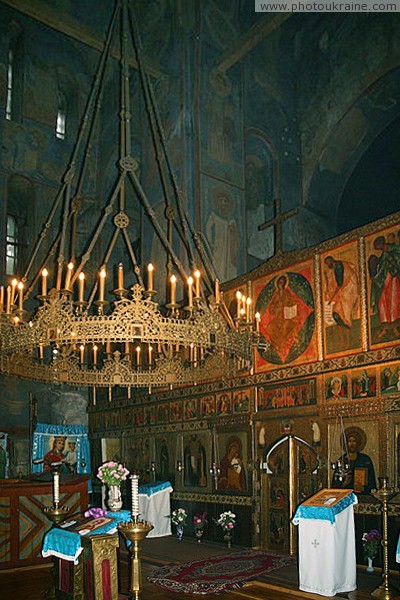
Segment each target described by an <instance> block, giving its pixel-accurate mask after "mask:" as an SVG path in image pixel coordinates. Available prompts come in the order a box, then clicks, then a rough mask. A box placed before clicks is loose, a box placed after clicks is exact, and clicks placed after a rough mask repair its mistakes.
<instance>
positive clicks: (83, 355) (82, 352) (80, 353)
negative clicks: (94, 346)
mask: <svg viewBox="0 0 400 600" xmlns="http://www.w3.org/2000/svg"><path fill="white" fill-rule="evenodd" d="M79 355H80V358H81V363H83V361H84V360H85V346H84V345H83V344H82V345H81V346H79Z"/></svg>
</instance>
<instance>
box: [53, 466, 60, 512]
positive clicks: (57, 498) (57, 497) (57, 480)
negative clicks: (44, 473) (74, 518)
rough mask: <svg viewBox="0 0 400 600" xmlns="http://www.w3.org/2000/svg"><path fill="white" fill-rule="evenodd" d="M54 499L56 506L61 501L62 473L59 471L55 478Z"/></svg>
mask: <svg viewBox="0 0 400 600" xmlns="http://www.w3.org/2000/svg"><path fill="white" fill-rule="evenodd" d="M53 501H54V505H55V506H57V504H58V503H59V502H60V474H59V473H57V472H55V473H54V478H53Z"/></svg>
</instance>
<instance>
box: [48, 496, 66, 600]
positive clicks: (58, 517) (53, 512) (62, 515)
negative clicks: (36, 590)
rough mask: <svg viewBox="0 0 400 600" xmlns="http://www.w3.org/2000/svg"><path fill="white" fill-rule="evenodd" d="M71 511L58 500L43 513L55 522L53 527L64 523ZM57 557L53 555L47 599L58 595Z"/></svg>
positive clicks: (51, 599)
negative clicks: (56, 579)
mask: <svg viewBox="0 0 400 600" xmlns="http://www.w3.org/2000/svg"><path fill="white" fill-rule="evenodd" d="M69 512H70V509H69V508H65V507H64V506H61V507H60V506H59V505H58V502H55V503H54V504H52V505H51V506H47V507H46V508H44V509H43V514H44V515H46V517H47V518H48V519H49V521H51V522H52V523H53V527H54V526H56V525H58V524H59V523H62V522H63V521H65V519H66V518H67V516H68V514H69ZM57 560H58V559H57V558H56V557H55V556H53V567H52V569H51V573H52V583H51V584H50V585H49V587H48V588H47V590H46V592H45V598H46V600H54V599H55V597H56V582H55V578H56V573H57Z"/></svg>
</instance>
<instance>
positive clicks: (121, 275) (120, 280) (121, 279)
mask: <svg viewBox="0 0 400 600" xmlns="http://www.w3.org/2000/svg"><path fill="white" fill-rule="evenodd" d="M118 289H119V290H123V289H124V265H123V264H122V263H121V262H120V263H118Z"/></svg>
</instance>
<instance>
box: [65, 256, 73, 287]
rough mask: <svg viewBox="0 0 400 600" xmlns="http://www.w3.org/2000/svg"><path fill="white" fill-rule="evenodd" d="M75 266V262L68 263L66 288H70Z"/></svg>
mask: <svg viewBox="0 0 400 600" xmlns="http://www.w3.org/2000/svg"><path fill="white" fill-rule="evenodd" d="M73 268H74V263H73V262H70V263H68V266H67V273H66V275H65V289H66V290H69V289H70V288H69V286H70V285H71V276H72V270H73Z"/></svg>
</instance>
